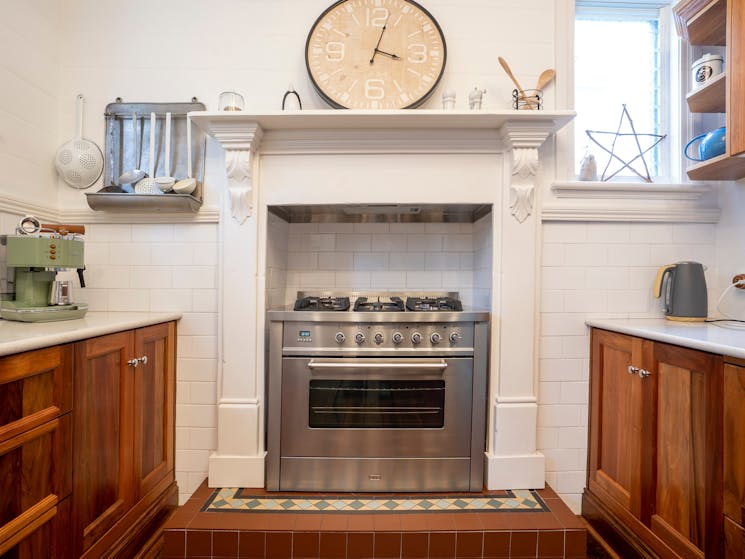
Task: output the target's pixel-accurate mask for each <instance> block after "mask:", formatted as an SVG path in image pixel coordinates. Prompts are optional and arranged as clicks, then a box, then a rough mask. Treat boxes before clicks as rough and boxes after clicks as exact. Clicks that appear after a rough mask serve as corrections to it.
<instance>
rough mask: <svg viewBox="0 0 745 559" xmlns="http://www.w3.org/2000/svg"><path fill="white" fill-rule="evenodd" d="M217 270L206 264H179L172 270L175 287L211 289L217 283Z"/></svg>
mask: <svg viewBox="0 0 745 559" xmlns="http://www.w3.org/2000/svg"><path fill="white" fill-rule="evenodd" d="M216 276H217V270H216V269H215V268H214V267H212V266H209V267H206V266H200V267H197V266H181V267H179V268H177V269H175V270H174V272H173V287H174V288H176V289H213V288H215V287H216V283H217V277H216Z"/></svg>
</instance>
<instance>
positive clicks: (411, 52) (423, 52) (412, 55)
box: [406, 43, 427, 64]
mask: <svg viewBox="0 0 745 559" xmlns="http://www.w3.org/2000/svg"><path fill="white" fill-rule="evenodd" d="M407 51H408V56H407V57H406V59H407V60H408V61H409V62H411V63H412V64H424V63H425V62H427V47H426V46H425V45H423V44H422V43H411V44H410V45H409V46H408V47H407Z"/></svg>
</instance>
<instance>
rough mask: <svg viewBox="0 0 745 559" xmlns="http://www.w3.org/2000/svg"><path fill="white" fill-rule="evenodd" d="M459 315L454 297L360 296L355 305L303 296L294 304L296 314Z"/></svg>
mask: <svg viewBox="0 0 745 559" xmlns="http://www.w3.org/2000/svg"><path fill="white" fill-rule="evenodd" d="M350 308H351V310H352V312H460V311H462V310H463V304H462V303H461V301H460V299H458V296H457V294H456V293H450V294H448V295H424V296H422V295H416V296H410V297H406V301H405V302H404V299H403V297H401V296H396V295H373V296H369V295H367V296H359V297H357V298H356V299H355V301H354V305H353V306H352V305H351V303H350V297H349V296H337V295H305V296H299V297H298V299H297V300H296V301H295V305H294V307H293V310H296V311H334V312H342V311H349V310H350Z"/></svg>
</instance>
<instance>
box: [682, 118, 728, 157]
mask: <svg viewBox="0 0 745 559" xmlns="http://www.w3.org/2000/svg"><path fill="white" fill-rule="evenodd" d="M726 137H727V129H726V128H725V127H724V126H722V127H721V128H717V129H716V130H712V131H711V132H705V133H704V134H699V135H698V136H696V137H695V138H692V139H691V141H690V142H688V143H687V144H686V147H684V148H683V155H685V156H686V157H687V158H688V159H690V160H691V161H706V160H707V159H711V158H712V157H716V156H717V155H722V154H724V153H725V152H726V151H727V144H726ZM699 140H701V143H700V144H699V146H698V155H699V156H698V157H691V156H690V155H688V148H689V147H691V145H692V144H693V143H694V142H697V141H699Z"/></svg>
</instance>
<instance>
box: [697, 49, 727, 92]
mask: <svg viewBox="0 0 745 559" xmlns="http://www.w3.org/2000/svg"><path fill="white" fill-rule="evenodd" d="M723 65H724V57H723V56H722V55H721V54H711V53H707V54H705V55H703V56H702V57H701V58H699V59H698V60H696V62H694V63H693V64H692V65H691V82H692V83H693V87H694V88H697V87H701V86H702V85H705V84H706V83H707V82H708V81H709V80H710V79H712V78H713V77H714V76H716V75H717V74H721V73H722V67H723Z"/></svg>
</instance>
